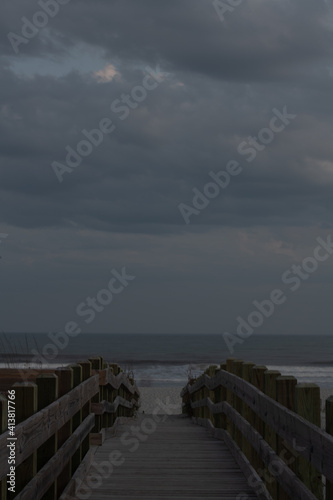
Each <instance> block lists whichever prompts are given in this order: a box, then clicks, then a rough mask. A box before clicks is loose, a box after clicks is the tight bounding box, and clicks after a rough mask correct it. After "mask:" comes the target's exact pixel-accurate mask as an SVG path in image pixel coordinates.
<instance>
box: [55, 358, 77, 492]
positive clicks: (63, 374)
mask: <svg viewBox="0 0 333 500" xmlns="http://www.w3.org/2000/svg"><path fill="white" fill-rule="evenodd" d="M56 374H57V376H58V385H59V398H61V397H62V396H64V395H65V394H67V393H68V392H70V391H71V390H72V389H73V370H72V369H71V368H62V369H59V370H56ZM72 432H73V422H72V419H69V420H68V421H67V422H66V423H65V425H64V426H63V427H61V429H59V431H58V447H59V448H61V447H62V445H63V444H64V443H65V442H66V441H67V439H68V438H69V437H70V436H71V434H72ZM71 477H72V464H71V461H70V460H69V461H68V462H67V463H66V464H64V468H63V470H62V472H61V473H60V474H59V477H58V479H57V486H58V494H61V493H62V491H64V489H65V487H66V485H67V484H68V483H69V481H70V480H71Z"/></svg>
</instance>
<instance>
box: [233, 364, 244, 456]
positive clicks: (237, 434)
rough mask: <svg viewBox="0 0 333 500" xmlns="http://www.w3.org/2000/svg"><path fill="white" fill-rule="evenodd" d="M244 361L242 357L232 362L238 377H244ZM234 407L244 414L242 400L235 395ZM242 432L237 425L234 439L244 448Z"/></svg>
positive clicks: (234, 372)
mask: <svg viewBox="0 0 333 500" xmlns="http://www.w3.org/2000/svg"><path fill="white" fill-rule="evenodd" d="M243 364H244V361H242V360H241V359H235V360H234V362H233V363H232V373H233V374H234V375H236V376H237V377H240V378H242V373H243V368H242V366H243ZM234 409H235V410H236V411H237V412H238V413H239V414H240V415H241V414H242V400H241V399H240V398H239V397H237V396H235V395H234ZM242 438H243V436H242V433H241V431H240V430H239V429H237V427H236V426H235V433H234V440H235V441H236V444H237V445H238V446H239V447H240V448H242Z"/></svg>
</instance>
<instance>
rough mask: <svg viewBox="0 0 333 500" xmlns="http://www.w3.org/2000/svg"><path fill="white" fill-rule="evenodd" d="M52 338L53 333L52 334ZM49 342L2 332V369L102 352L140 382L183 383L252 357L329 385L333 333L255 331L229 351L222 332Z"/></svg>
mask: <svg viewBox="0 0 333 500" xmlns="http://www.w3.org/2000/svg"><path fill="white" fill-rule="evenodd" d="M54 338H55V337H54ZM65 344H66V339H65V340H64V339H62V340H61V339H60V337H59V338H58V345H57V342H56V341H55V340H54V339H53V340H51V339H50V337H49V336H48V335H47V334H41V333H36V334H30V333H29V334H24V333H10V334H6V335H4V334H2V335H0V367H13V368H14V367H23V366H39V367H41V366H43V367H45V366H46V365H52V366H64V365H66V364H68V363H71V362H77V361H79V360H84V359H87V358H88V357H92V356H96V355H97V356H103V357H104V359H105V360H106V361H109V362H110V363H118V364H119V365H120V366H121V367H122V368H123V369H124V370H125V371H132V372H133V373H134V376H135V380H136V382H137V384H138V386H141V387H149V386H155V387H157V386H161V387H163V386H164V387H165V386H173V387H183V386H184V385H185V383H186V381H187V378H188V374H189V372H191V373H192V374H193V375H194V376H196V375H199V374H200V373H202V371H204V370H205V368H206V367H207V366H208V365H210V364H220V363H223V362H224V361H225V360H226V359H227V358H228V357H236V358H238V359H242V360H244V361H252V362H254V363H256V364H260V365H265V366H267V368H269V369H274V370H279V371H280V372H281V373H282V374H283V375H294V376H295V377H296V378H297V380H298V381H299V382H313V383H316V384H318V385H319V386H321V387H326V388H332V389H333V336H332V335H311V336H305V335H292V336H286V335H253V336H251V337H249V338H248V339H245V340H244V343H243V344H242V345H238V344H237V345H235V352H234V353H233V354H230V352H229V351H228V349H227V347H226V344H225V342H224V340H223V337H222V335H211V334H207V335H192V334H187V335H185V334H179V335H175V334H169V335H160V334H156V335H154V334H98V333H95V334H87V333H81V334H80V335H78V336H77V337H72V338H68V337H67V345H65Z"/></svg>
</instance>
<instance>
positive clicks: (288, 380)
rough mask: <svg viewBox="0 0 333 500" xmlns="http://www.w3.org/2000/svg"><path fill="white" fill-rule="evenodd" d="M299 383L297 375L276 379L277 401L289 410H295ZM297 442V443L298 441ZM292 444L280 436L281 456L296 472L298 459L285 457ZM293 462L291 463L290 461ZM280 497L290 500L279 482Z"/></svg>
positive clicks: (279, 451)
mask: <svg viewBox="0 0 333 500" xmlns="http://www.w3.org/2000/svg"><path fill="white" fill-rule="evenodd" d="M296 385H297V380H296V378H295V377H288V376H283V375H281V377H277V379H276V398H277V401H278V402H279V403H280V404H282V405H283V406H285V407H286V408H288V410H292V411H295V387H296ZM296 444H297V443H296ZM290 448H291V447H290V446H288V447H287V446H286V444H284V443H283V439H282V438H280V437H279V436H278V453H279V456H280V457H281V458H282V460H284V461H285V462H286V461H287V460H288V467H289V468H290V469H291V470H292V471H293V472H295V473H296V459H295V457H294V460H292V457H289V458H285V455H286V453H288V452H289V455H290ZM290 462H291V463H290ZM278 499H279V500H289V496H288V495H287V493H286V492H285V490H284V489H283V488H282V487H281V485H280V484H278Z"/></svg>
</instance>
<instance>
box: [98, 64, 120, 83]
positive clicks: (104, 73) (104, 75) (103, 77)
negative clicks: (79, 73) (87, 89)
mask: <svg viewBox="0 0 333 500" xmlns="http://www.w3.org/2000/svg"><path fill="white" fill-rule="evenodd" d="M116 76H120V73H119V72H118V71H117V70H116V68H115V67H114V66H113V65H112V64H107V65H106V66H105V68H103V69H101V70H99V71H96V72H95V73H94V77H95V78H96V80H97V81H98V83H106V82H111V81H112V80H113V79H114V78H115V77H116Z"/></svg>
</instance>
